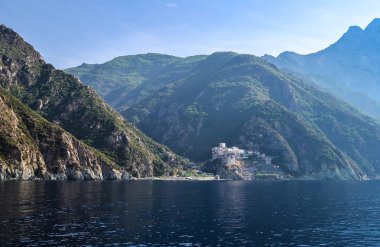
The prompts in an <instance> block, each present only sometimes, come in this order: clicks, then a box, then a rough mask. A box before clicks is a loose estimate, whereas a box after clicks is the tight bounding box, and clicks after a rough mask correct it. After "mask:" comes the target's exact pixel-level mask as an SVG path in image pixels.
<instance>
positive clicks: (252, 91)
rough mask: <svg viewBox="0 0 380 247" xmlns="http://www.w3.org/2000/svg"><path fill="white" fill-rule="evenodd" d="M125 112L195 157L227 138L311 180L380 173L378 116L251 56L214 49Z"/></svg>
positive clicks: (161, 139) (155, 136) (205, 154)
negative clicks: (364, 113) (371, 115)
mask: <svg viewBox="0 0 380 247" xmlns="http://www.w3.org/2000/svg"><path fill="white" fill-rule="evenodd" d="M123 114H124V115H125V116H126V117H127V118H128V119H131V120H132V121H134V122H135V123H136V124H137V125H138V126H139V127H140V128H141V129H142V130H143V131H144V132H145V133H147V134H148V135H149V136H151V137H152V138H153V139H155V140H157V141H159V142H162V143H164V144H166V145H168V146H169V147H171V148H172V149H173V150H175V151H177V152H178V153H180V154H183V155H185V156H188V157H190V158H192V159H194V160H206V159H208V158H209V155H210V154H209V153H210V149H211V147H213V146H215V144H216V143H218V142H227V144H228V145H238V146H239V147H242V148H248V149H254V150H260V151H261V152H265V153H266V154H269V155H271V156H274V157H275V158H274V162H275V163H278V164H280V165H281V166H282V168H283V169H284V170H286V171H287V172H289V173H291V174H293V175H296V176H301V177H304V178H305V177H308V178H338V179H347V178H364V177H366V175H368V176H369V177H376V176H378V174H379V172H380V155H379V153H378V151H377V150H378V149H379V148H380V126H379V125H378V124H377V123H376V122H375V121H374V120H373V119H371V118H369V117H366V116H364V115H363V114H361V113H360V112H358V111H357V110H355V109H354V108H352V107H350V106H349V105H347V104H346V103H344V102H342V101H340V100H337V99H336V98H334V97H332V96H331V95H329V94H328V93H325V92H322V91H320V90H318V89H316V88H315V87H313V86H311V85H309V84H306V83H304V82H302V81H301V80H299V79H297V78H294V77H291V76H289V75H287V74H284V73H282V72H281V71H279V70H278V69H277V68H275V67H274V66H272V65H270V64H267V63H266V62H265V61H264V60H262V59H260V58H257V57H254V56H250V55H238V54H235V53H215V54H213V55H210V56H209V57H207V59H205V60H204V61H202V62H201V63H199V64H198V65H197V67H196V68H194V69H193V70H192V71H191V72H190V73H189V74H188V75H187V76H186V77H184V78H182V79H180V80H178V81H176V82H173V83H170V84H167V85H166V86H164V87H163V88H161V89H160V90H158V91H157V92H156V93H153V94H151V95H150V96H149V97H147V98H146V99H144V100H143V101H141V102H140V103H138V104H136V105H135V106H133V107H130V108H129V109H127V110H126V111H124V112H123Z"/></svg>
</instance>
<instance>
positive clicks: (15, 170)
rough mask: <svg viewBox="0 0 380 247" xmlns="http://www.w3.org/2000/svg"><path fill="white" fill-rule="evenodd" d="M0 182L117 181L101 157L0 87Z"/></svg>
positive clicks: (115, 170) (116, 169) (118, 175)
mask: <svg viewBox="0 0 380 247" xmlns="http://www.w3.org/2000/svg"><path fill="white" fill-rule="evenodd" d="M0 111H1V114H0V180H5V179H35V178H43V179H47V180H50V179H59V180H62V179H86V180H93V179H99V180H102V179H120V178H123V177H124V178H125V177H126V176H128V175H127V174H128V173H126V172H125V171H123V169H122V168H120V167H118V166H117V165H116V164H114V163H113V162H112V161H111V160H109V159H107V157H105V155H104V154H101V153H100V152H98V151H96V150H95V149H93V148H91V147H89V146H88V145H86V144H84V143H83V142H81V141H79V140H77V139H76V138H75V137H73V136H72V135H71V134H70V133H68V132H66V131H64V130H63V129H62V128H60V127H59V126H58V125H56V124H52V123H50V122H48V121H47V120H46V119H44V118H42V117H41V116H40V115H38V114H37V113H35V112H34V111H32V110H31V109H29V108H28V107H26V106H25V105H24V104H22V103H21V102H20V101H18V100H17V99H15V98H14V97H13V96H11V95H10V94H8V93H7V92H5V91H4V89H1V88H0Z"/></svg>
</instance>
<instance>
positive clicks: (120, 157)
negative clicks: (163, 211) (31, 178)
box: [0, 25, 187, 178]
mask: <svg viewBox="0 0 380 247" xmlns="http://www.w3.org/2000/svg"><path fill="white" fill-rule="evenodd" d="M0 89H1V90H4V92H7V93H9V94H11V95H12V96H11V98H10V100H9V102H12V101H13V100H15V99H13V98H12V97H15V98H17V99H18V100H20V101H21V102H20V103H19V104H21V105H24V107H23V108H25V109H28V108H30V109H31V110H30V109H29V110H27V112H30V113H31V114H32V115H33V114H34V113H32V112H33V111H35V112H36V113H38V114H40V115H41V116H42V117H44V118H45V119H47V120H48V121H50V123H51V124H52V125H54V124H55V125H58V126H60V127H61V128H62V129H64V130H65V131H66V133H70V134H72V135H73V136H74V137H75V138H74V139H75V140H76V139H78V140H80V141H81V143H83V145H84V144H85V145H84V146H86V147H88V149H89V150H90V149H93V150H94V152H95V153H99V154H101V155H102V157H105V159H103V161H107V163H108V164H109V165H111V164H114V165H115V166H116V167H118V170H125V171H126V172H128V173H129V174H130V175H133V176H136V177H140V176H141V177H144V176H153V175H157V176H158V175H164V174H176V173H177V172H179V171H181V169H182V168H184V167H185V164H186V162H187V161H186V160H185V159H183V158H181V157H179V156H177V155H176V154H174V153H173V152H171V151H170V150H169V149H168V148H167V147H165V146H163V145H160V144H158V143H156V142H154V141H153V140H152V139H150V138H148V137H147V136H145V135H144V134H143V133H142V132H140V131H139V130H138V129H137V128H135V127H134V126H133V125H132V124H131V123H129V122H127V121H126V120H125V119H124V118H123V117H122V116H121V115H120V114H118V113H117V112H116V111H114V110H113V109H112V108H111V107H110V106H109V105H107V104H106V102H104V101H103V100H102V99H101V98H100V97H99V96H98V95H97V94H96V93H95V92H94V91H93V90H91V89H90V88H89V87H88V86H85V85H83V84H82V83H81V82H80V81H79V80H78V79H77V78H74V77H73V76H71V75H69V74H66V73H65V72H63V71H60V70H56V69H55V68H54V67H53V66H52V65H50V64H47V63H45V62H44V60H43V58H42V56H41V55H40V54H39V53H38V52H37V51H35V50H34V48H33V47H32V46H31V45H29V44H28V43H26V42H25V41H24V40H23V39H22V38H21V37H20V36H19V35H18V34H17V33H15V32H14V31H13V30H11V29H10V28H7V27H6V26H4V25H0ZM0 96H1V95H0ZM4 97H6V96H4ZM7 110H8V111H9V112H12V108H10V109H7ZM32 110H33V111H32ZM10 114H11V113H10ZM16 115H17V113H16ZM32 115H30V117H31V118H33V116H32ZM23 116H24V117H25V118H20V117H19V119H22V121H27V120H28V118H27V117H26V114H24V115H23ZM34 119H36V118H34ZM38 121H40V120H38ZM46 126H50V125H49V124H47V125H46ZM4 128H5V126H4ZM49 128H50V127H49ZM27 129H28V128H27ZM25 131H26V132H25V133H27V132H30V131H31V130H29V129H28V131H27V130H25ZM61 132H63V130H61ZM30 133H34V132H33V131H32V132H30ZM36 134H41V133H40V132H38V133H36ZM4 138H5V137H4ZM2 141H5V142H7V139H4V140H2ZM34 141H35V142H37V143H38V142H39V141H40V139H39V138H37V137H36V139H34ZM62 145H64V144H62ZM18 147H20V146H18ZM28 147H30V148H31V147H32V146H28ZM90 147H91V148H90ZM55 148H62V149H63V148H64V146H62V147H60V146H59V145H58V146H56V147H54V146H53V147H52V150H50V152H52V153H54V152H56V151H57V150H54V149H55ZM8 151H9V152H10V150H8V148H2V149H1V150H0V156H1V157H2V158H3V159H2V161H5V164H4V163H2V164H1V167H2V168H3V169H5V168H6V170H7V171H11V170H12V169H13V168H12V169H11V168H10V167H12V166H13V165H14V164H16V163H17V162H16V161H15V160H14V157H13V156H11V155H10V154H9V153H8ZM21 153H22V152H21ZM12 157H13V158H12ZM88 157H89V156H88ZM44 158H45V159H46V158H47V157H44ZM19 161H20V160H19ZM15 162H16V163H15ZM20 162H21V163H20ZM20 162H19V163H17V164H19V166H21V167H20V169H21V168H22V165H23V162H22V159H21V161H20ZM34 162H35V163H33V162H32V163H31V167H30V166H28V167H29V168H28V169H29V170H33V169H37V168H36V167H37V164H38V162H37V161H34ZM51 162H53V161H52V160H50V161H49V162H47V161H46V160H45V163H46V164H47V166H49V165H52V164H51ZM62 162H69V160H68V158H67V157H66V159H65V160H63V161H62ZM88 162H91V161H90V160H88ZM12 164H13V165H12ZM82 165H84V166H85V165H86V164H85V163H83V164H82V163H81V162H80V163H79V164H77V165H76V166H77V167H79V168H78V169H81V167H80V166H82ZM119 168H120V169H119ZM9 169H10V170H9ZM21 170H23V169H21ZM13 175H14V174H13ZM40 175H41V174H40ZM19 177H23V175H22V174H21V175H20V176H19ZM40 177H41V176H40ZM66 177H67V176H66ZM42 178H43V177H42Z"/></svg>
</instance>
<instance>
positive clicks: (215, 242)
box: [0, 181, 380, 246]
mask: <svg viewBox="0 0 380 247" xmlns="http://www.w3.org/2000/svg"><path fill="white" fill-rule="evenodd" d="M57 245H63V246H380V181H365V182H364V181H362V182H355V181H105V182H57V181H52V182H33V181H8V182H1V183H0V246H57Z"/></svg>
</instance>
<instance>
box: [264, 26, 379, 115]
mask: <svg viewBox="0 0 380 247" xmlns="http://www.w3.org/2000/svg"><path fill="white" fill-rule="evenodd" d="M379 47H380V19H374V20H373V21H372V22H371V23H370V24H369V25H368V26H367V27H366V28H365V29H364V30H363V29H362V28H360V27H358V26H351V27H350V28H349V29H348V31H347V32H346V33H345V34H344V35H343V36H342V37H341V38H340V39H339V40H338V41H337V42H336V43H334V44H332V45H331V46H329V47H327V48H326V49H324V50H321V51H319V52H316V53H312V54H308V55H300V54H297V53H294V52H283V53H281V54H280V55H279V56H278V57H277V58H275V57H273V56H269V55H266V56H264V57H263V58H264V59H266V60H267V61H268V62H270V63H273V64H275V65H276V66H278V67H279V68H280V69H283V70H286V71H289V72H291V73H293V74H296V75H298V76H302V77H304V78H305V79H307V80H310V81H312V82H314V83H316V84H319V85H322V86H324V87H326V88H327V89H328V90H330V91H331V92H333V93H334V94H336V95H337V96H339V97H341V98H343V99H345V100H347V101H348V102H350V103H351V104H353V105H354V106H356V107H358V108H359V109H361V110H363V111H365V112H367V113H369V114H371V115H373V116H375V117H380V96H379V95H380V49H379Z"/></svg>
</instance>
